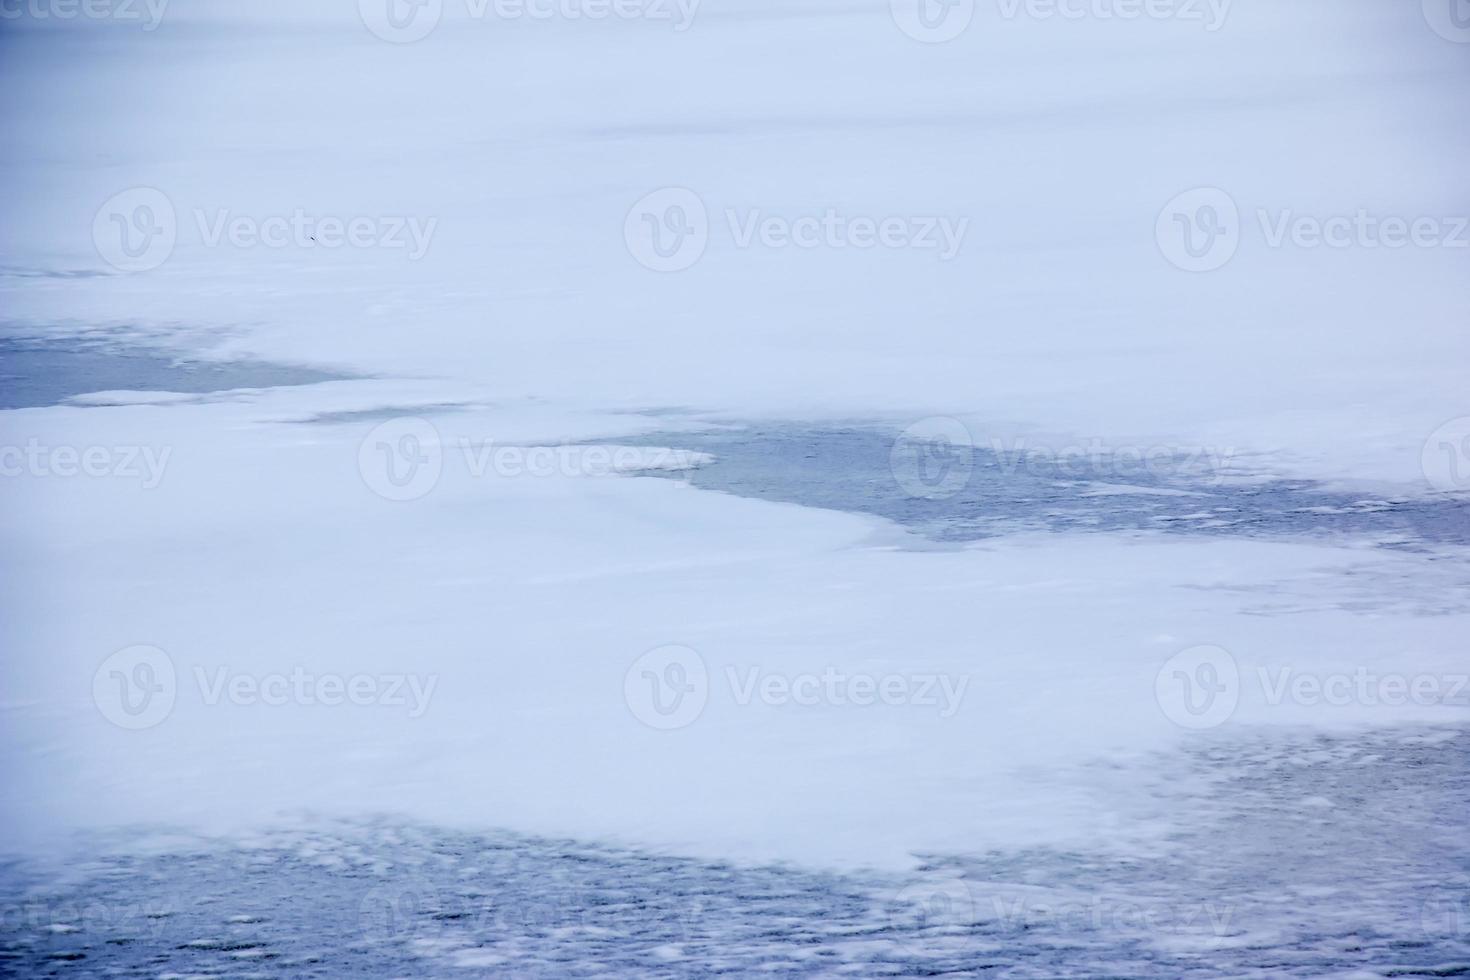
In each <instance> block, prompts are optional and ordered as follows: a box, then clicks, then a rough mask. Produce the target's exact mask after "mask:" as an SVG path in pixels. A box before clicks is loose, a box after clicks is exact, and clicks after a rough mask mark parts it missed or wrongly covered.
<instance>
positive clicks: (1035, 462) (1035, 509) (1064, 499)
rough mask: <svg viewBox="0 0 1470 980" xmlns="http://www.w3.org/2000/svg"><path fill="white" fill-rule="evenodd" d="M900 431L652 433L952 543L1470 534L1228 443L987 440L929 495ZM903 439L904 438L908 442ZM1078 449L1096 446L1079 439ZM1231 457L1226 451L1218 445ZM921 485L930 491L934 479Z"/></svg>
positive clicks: (708, 468)
mask: <svg viewBox="0 0 1470 980" xmlns="http://www.w3.org/2000/svg"><path fill="white" fill-rule="evenodd" d="M897 438H900V433H899V432H898V427H894V428H885V427H883V426H881V425H878V424H874V423H870V422H861V423H852V424H848V425H831V424H828V425H823V424H812V423H800V422H784V423H782V422H769V423H765V424H752V425H743V424H742V425H737V426H730V427H722V428H716V429H710V430H705V431H698V432H687V431H686V432H679V433H664V434H659V435H653V436H649V437H647V439H648V440H649V441H650V442H651V443H652V444H655V445H678V446H684V447H688V448H690V449H695V450H699V451H702V452H705V453H708V454H710V455H711V456H713V457H714V458H713V460H712V461H711V462H709V463H708V464H707V465H704V466H701V467H699V468H698V469H697V470H694V471H692V472H690V473H688V474H684V473H676V474H669V475H671V476H676V477H678V478H680V479H685V478H687V479H688V480H689V481H690V482H691V483H693V484H694V485H695V486H697V487H703V488H706V489H710V490H723V491H726V492H728V493H735V494H740V495H741V496H747V497H756V498H761V499H766V500H782V501H789V502H791V503H798V504H803V505H806V506H809V507H826V508H831V509H833V510H846V511H856V512H860V513H869V514H876V515H878V516H879V517H884V518H887V519H889V520H892V521H897V522H899V523H901V524H904V525H907V526H909V527H911V528H913V529H915V530H917V531H919V532H920V533H922V534H925V535H927V536H929V537H932V538H936V539H939V540H944V541H968V540H974V539H978V538H988V537H995V536H997V535H1001V534H1006V533H1010V532H1016V531H1035V530H1046V531H1090V530H1091V531H1130V530H1148V531H1161V532H1166V533H1170V534H1207V535H1228V536H1232V537H1241V536H1246V537H1310V536H1316V537H1323V538H1329V537H1330V538H1331V539H1332V540H1333V541H1335V542H1337V543H1342V542H1345V541H1351V540H1354V539H1357V540H1360V541H1372V542H1376V543H1381V544H1384V545H1386V546H1390V547H1395V548H1407V549H1414V548H1423V547H1425V546H1431V545H1437V544H1450V545H1465V544H1470V500H1467V499H1466V498H1464V497H1453V496H1448V495H1445V496H1438V497H1423V496H1417V497H1416V496H1385V495H1382V494H1377V493H1369V492H1357V493H1353V492H1350V491H1345V490H1334V489H1330V488H1328V487H1325V486H1323V485H1322V484H1319V483H1316V482H1313V481H1310V480H1288V479H1282V478H1279V477H1272V476H1270V475H1266V474H1262V473H1259V472H1256V471H1254V470H1253V469H1252V468H1251V462H1250V461H1246V460H1239V459H1233V458H1230V457H1229V456H1228V455H1225V454H1224V453H1223V451H1214V450H1202V449H1197V450H1189V449H1186V448H1183V447H1175V452H1174V454H1172V455H1171V454H1166V455H1164V456H1163V457H1162V458H1156V459H1150V460H1148V461H1145V458H1144V452H1145V451H1148V450H1151V449H1152V448H1153V447H1134V448H1132V449H1131V450H1130V451H1129V452H1128V453H1123V452H1119V451H1117V450H1115V449H1113V448H1110V447H1107V446H1100V447H1098V448H1097V450H1096V451H1095V453H1094V455H1093V456H1091V457H1089V456H1086V455H1082V454H1080V453H1079V454H1078V455H1076V456H1074V457H1066V456H1062V455H1060V450H1061V449H1062V448H1066V447H1067V446H1068V445H1069V444H1068V443H1067V442H1065V441H1063V442H1061V443H1059V445H1058V446H1057V447H1047V446H1045V445H1038V444H1037V441H1036V440H1032V442H1031V443H1029V444H1028V443H1027V442H1026V441H1025V440H1006V439H994V440H992V441H991V442H990V443H988V444H987V443H986V442H985V441H984V440H981V439H980V438H978V435H977V437H976V438H975V441H974V444H973V445H963V446H962V445H955V446H951V447H947V448H946V450H945V452H946V453H947V454H948V455H949V458H948V459H946V460H944V461H942V463H941V464H937V465H936V468H935V470H934V477H935V479H936V480H938V479H939V476H940V474H941V473H943V472H944V470H942V469H940V468H939V466H940V465H943V466H948V467H950V470H949V472H950V473H952V474H953V475H954V477H955V478H957V479H954V485H953V487H952V489H951V488H950V487H949V486H948V485H947V484H944V483H940V484H938V486H939V488H940V490H941V491H942V492H939V493H937V494H936V495H935V496H934V497H932V498H931V497H926V496H923V495H920V494H917V493H915V492H913V488H912V487H911V486H910V487H906V486H905V485H904V484H903V482H901V480H900V479H899V478H898V476H896V473H897V474H898V475H899V476H901V475H906V468H907V467H909V466H911V465H912V464H911V461H910V460H908V459H903V458H899V459H897V460H895V440H896V439H897ZM900 448H901V447H900ZM1075 448H1077V449H1079V450H1085V449H1087V447H1086V446H1084V445H1081V444H1078V445H1077V446H1076V447H1075ZM1216 454H1218V455H1216ZM919 489H921V490H922V489H923V488H922V485H920V486H919Z"/></svg>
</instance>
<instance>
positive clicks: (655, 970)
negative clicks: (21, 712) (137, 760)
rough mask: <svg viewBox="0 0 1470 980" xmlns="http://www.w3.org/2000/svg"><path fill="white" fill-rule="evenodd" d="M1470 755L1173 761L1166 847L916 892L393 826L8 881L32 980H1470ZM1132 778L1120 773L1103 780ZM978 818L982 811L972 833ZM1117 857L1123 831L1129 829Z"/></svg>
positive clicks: (583, 846) (1024, 867)
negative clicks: (95, 979) (1112, 979)
mask: <svg viewBox="0 0 1470 980" xmlns="http://www.w3.org/2000/svg"><path fill="white" fill-rule="evenodd" d="M1467 763H1470V737H1467V735H1466V733H1464V732H1463V731H1454V730H1449V729H1424V730H1416V731H1396V732H1387V731H1382V732H1369V733H1361V734H1355V735H1351V736H1325V735H1305V734H1303V735H1300V736H1290V735H1289V736H1285V737H1283V736H1280V735H1276V736H1271V737H1269V738H1267V737H1264V736H1245V737H1235V738H1232V739H1230V740H1227V741H1217V742H1208V743H1200V744H1199V746H1198V747H1197V748H1196V749H1195V750H1193V751H1191V752H1189V753H1187V754H1186V755H1183V756H1179V757H1173V758H1167V759H1164V758H1161V759H1160V760H1159V766H1160V772H1159V777H1160V778H1159V783H1158V790H1157V793H1156V794H1155V795H1154V796H1153V797H1152V798H1151V799H1148V800H1140V801H1137V805H1138V807H1139V811H1138V814H1137V819H1138V820H1140V821H1155V822H1163V825H1162V828H1161V833H1160V834H1159V837H1158V844H1157V846H1156V848H1155V849H1154V850H1153V852H1152V853H1137V852H1132V853H1128V854H1121V853H1119V854H1114V853H1108V852H1102V851H1099V852H1094V853H1077V852H1060V851H1054V850H1027V851H1019V852H992V853H980V854H971V855H952V856H941V855H928V856H926V857H925V863H924V864H923V866H922V867H921V868H920V869H919V870H917V871H916V872H914V873H913V874H912V875H909V876H892V875H878V874H861V873H857V874H853V873H845V874H837V873H826V872H819V871H812V870H799V869H796V868H793V867H789V866H771V867H749V866H739V865H735V864H730V863H719V862H708V861H698V860H692V859H685V858H679V857H670V856H664V855H657V854H651V853H644V852H638V851H631V850H625V849H619V848H614V847H607V846H599V845H593V844H589V843H586V842H577V841H568V840H548V839H538V838H527V837H519V836H511V835H493V834H491V835H485V834H471V833H464V832H458V831H451V830H446V829H439V828H430V827H426V826H423V825H420V824H405V823H399V822H393V821H384V822H369V823H335V822H325V821H311V820H305V821H302V822H301V823H299V824H296V825H293V826H291V827H289V828H282V829H279V830H276V831H273V832H269V833H265V834H262V835H260V836H258V837H253V838H250V839H246V840H234V841H231V842H229V843H225V842H220V841H209V840H201V839H196V838H187V837H182V836H172V837H171V836H169V835H167V834H163V833H142V832H140V833H138V834H137V835H131V834H122V835H118V836H116V837H113V838H109V839H108V840H106V841H95V840H94V841H93V842H91V844H89V845H88V847H89V853H88V855H87V856H86V857H85V859H83V860H74V861H72V862H71V863H70V865H69V869H68V871H67V872H66V873H65V874H64V875H60V876H57V875H54V874H51V873H48V872H45V871H44V870H42V869H40V868H37V867H24V868H22V867H18V866H12V867H10V868H7V869H6V871H5V873H4V878H3V882H4V889H5V905H4V938H3V948H0V957H3V960H0V963H3V964H4V972H6V973H8V974H10V975H17V976H83V975H87V976H119V977H159V976H231V977H242V976H263V977H284V976H292V977H304V976H317V977H331V976H349V975H351V976H369V977H393V976H435V977H439V976H446V977H460V976H529V977H594V976H634V975H637V976H668V977H691V976H693V977H699V976H717V975H719V976H778V977H779V976H955V977H962V976H976V977H1048V978H1053V977H1073V976H1088V977H1097V976H1119V977H1123V976H1126V977H1242V976H1272V977H1280V976H1301V977H1323V976H1355V977H1388V976H1394V977H1421V976H1424V977H1427V976H1441V977H1442V976H1459V975H1464V974H1467V973H1470V915H1467V913H1470V776H1467V773H1470V766H1467ZM1103 777H1105V774H1099V778H1103ZM957 818H958V817H957ZM1103 836H1105V835H1103Z"/></svg>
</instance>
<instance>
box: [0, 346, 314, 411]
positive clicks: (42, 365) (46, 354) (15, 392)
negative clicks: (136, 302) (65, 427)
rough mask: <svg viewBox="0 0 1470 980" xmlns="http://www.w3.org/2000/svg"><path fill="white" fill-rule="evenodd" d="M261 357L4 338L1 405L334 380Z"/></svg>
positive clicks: (0, 364)
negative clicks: (217, 357)
mask: <svg viewBox="0 0 1470 980" xmlns="http://www.w3.org/2000/svg"><path fill="white" fill-rule="evenodd" d="M340 377H341V375H335V374H329V373H326V372H323V371H316V370H312V369H310V368H300V367H287V366H283V365H279V364H266V363H262V362H258V361H226V362H213V361H191V360H182V359H179V358H175V357H171V356H168V355H166V354H162V353H157V352H150V351H146V350H142V349H139V348H136V347H128V348H118V347H116V346H113V345H109V344H104V343H99V342H95V341H88V340H83V339H76V338H66V339H50V338H47V339H15V338H9V339H0V409H7V408H38V407H42V406H46V405H56V404H58V403H60V402H63V401H65V400H66V399H68V398H72V397H74V396H76V395H85V394H90V393H92V392H97V391H178V392H188V393H204V392H211V391H229V390H231V389H234V388H270V387H275V386H278V385H307V384H316V383H318V382H321V381H335V380H338V379H339V378H340Z"/></svg>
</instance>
